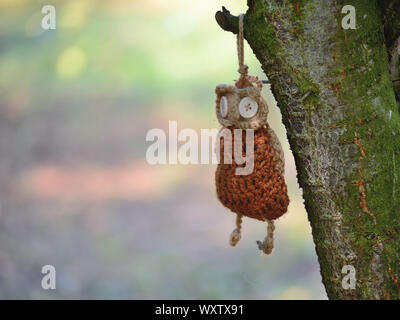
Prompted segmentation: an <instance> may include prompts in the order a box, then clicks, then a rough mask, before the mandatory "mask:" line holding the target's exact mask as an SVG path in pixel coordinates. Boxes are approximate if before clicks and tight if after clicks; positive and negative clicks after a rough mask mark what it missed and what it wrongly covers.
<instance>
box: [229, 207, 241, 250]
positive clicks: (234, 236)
mask: <svg viewBox="0 0 400 320" xmlns="http://www.w3.org/2000/svg"><path fill="white" fill-rule="evenodd" d="M242 218H243V216H242V215H241V214H238V215H236V229H235V230H233V231H232V233H231V236H230V238H229V244H230V245H231V246H232V247H234V246H236V245H237V244H238V242H239V241H240V238H241V237H242V235H241V229H242Z"/></svg>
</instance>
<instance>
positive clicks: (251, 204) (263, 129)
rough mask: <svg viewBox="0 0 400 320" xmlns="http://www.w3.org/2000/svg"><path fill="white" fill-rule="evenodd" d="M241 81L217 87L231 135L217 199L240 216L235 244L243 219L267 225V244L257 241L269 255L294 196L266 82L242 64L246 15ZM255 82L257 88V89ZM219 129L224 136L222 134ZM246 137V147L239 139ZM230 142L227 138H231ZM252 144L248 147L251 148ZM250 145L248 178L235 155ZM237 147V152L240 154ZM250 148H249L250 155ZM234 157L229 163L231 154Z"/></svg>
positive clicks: (222, 150) (223, 146)
mask: <svg viewBox="0 0 400 320" xmlns="http://www.w3.org/2000/svg"><path fill="white" fill-rule="evenodd" d="M237 48H238V57H239V70H238V72H239V73H240V78H239V79H238V80H237V81H236V83H235V86H231V85H227V84H220V85H218V86H217V88H216V94H217V101H216V112H217V118H218V121H219V122H220V123H221V125H222V126H223V128H222V129H221V131H223V130H225V131H227V130H229V133H231V134H229V135H226V134H225V135H224V139H222V137H221V135H219V137H218V141H217V147H219V150H216V151H217V152H218V155H219V159H220V161H219V165H218V167H217V171H216V174H215V182H216V189H217V196H218V199H219V200H220V202H221V203H222V204H223V205H224V206H225V207H227V208H229V209H230V210H231V211H233V212H234V213H236V214H237V217H236V229H235V230H234V231H233V232H232V234H231V237H230V244H231V246H235V245H236V244H237V243H238V242H239V240H240V238H241V225H242V218H243V216H247V217H249V218H253V219H257V220H261V221H266V222H267V236H266V237H265V239H264V241H263V242H261V241H257V244H258V247H259V249H260V250H262V251H263V252H264V253H266V254H270V253H271V252H272V249H273V247H274V236H273V233H274V229H275V226H274V220H275V219H277V218H279V217H280V216H282V215H283V214H284V213H286V212H287V208H288V205H289V197H288V194H287V187H286V183H285V179H284V170H285V168H284V165H285V162H284V157H283V151H282V147H281V144H280V142H279V140H278V138H277V136H276V135H275V132H274V131H273V130H272V129H271V128H270V127H269V125H268V122H267V116H268V105H267V103H266V102H265V100H264V99H263V98H262V96H261V89H262V82H261V81H260V80H259V79H258V78H257V77H253V76H249V75H248V74H247V71H248V67H247V66H246V65H245V64H243V15H240V16H239V33H238V36H237ZM253 84H255V85H253ZM249 129H251V130H254V143H250V144H249V143H248V140H247V138H245V136H246V134H247V133H248V131H249ZM221 131H220V132H221ZM238 131H240V132H241V133H243V134H241V135H240V137H239V140H241V146H240V147H237V144H236V143H235V141H234V140H236V142H237V140H238V138H237V135H235V132H236V133H237V132H238ZM226 137H230V138H228V140H227V139H226ZM246 144H247V145H246ZM246 147H247V149H248V148H252V149H254V150H253V151H254V152H253V153H252V157H253V160H254V166H253V170H252V172H251V173H249V174H241V175H239V174H237V169H238V168H242V167H243V163H239V162H238V161H237V160H236V159H237V158H236V157H233V156H232V149H234V151H233V153H234V154H235V152H236V153H237V152H239V153H241V154H242V155H243V152H245V153H246ZM235 149H236V150H235ZM248 151H249V150H247V152H248ZM229 152H230V153H231V154H230V155H229V156H228V158H229V160H231V161H228V163H226V161H225V160H226V153H229Z"/></svg>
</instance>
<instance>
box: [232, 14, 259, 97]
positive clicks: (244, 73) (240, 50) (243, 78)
mask: <svg viewBox="0 0 400 320" xmlns="http://www.w3.org/2000/svg"><path fill="white" fill-rule="evenodd" d="M243 18H244V14H241V15H239V32H238V34H237V38H236V44H237V55H238V61H239V69H238V72H239V73H240V78H239V80H238V81H237V82H236V86H237V87H239V88H244V87H248V86H251V85H252V83H253V82H254V83H256V84H257V88H258V90H259V91H261V90H262V86H263V84H262V81H260V80H259V79H258V77H254V76H249V75H248V70H249V67H248V66H247V65H246V64H244V45H243V39H244V36H243Z"/></svg>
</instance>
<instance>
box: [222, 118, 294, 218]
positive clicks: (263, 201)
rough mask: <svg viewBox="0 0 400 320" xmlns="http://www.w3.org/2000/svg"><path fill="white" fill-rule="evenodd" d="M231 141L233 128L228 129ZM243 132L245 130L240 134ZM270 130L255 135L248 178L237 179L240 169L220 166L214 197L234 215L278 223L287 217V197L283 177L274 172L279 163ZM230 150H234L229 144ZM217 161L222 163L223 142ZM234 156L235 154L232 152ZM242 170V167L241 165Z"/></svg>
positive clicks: (239, 176) (267, 127) (233, 165)
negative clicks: (250, 170) (284, 216)
mask: <svg viewBox="0 0 400 320" xmlns="http://www.w3.org/2000/svg"><path fill="white" fill-rule="evenodd" d="M228 129H229V130H231V133H232V137H234V132H233V130H234V129H235V127H234V126H231V127H229V128H228ZM243 131H244V130H243ZM273 142H274V139H273V137H272V136H271V134H270V131H269V126H268V124H266V125H265V126H264V127H263V128H260V129H258V130H255V131H254V149H255V151H254V170H253V172H252V173H251V174H249V175H236V174H235V169H236V168H237V167H238V166H239V165H238V164H236V163H235V160H234V157H233V156H232V164H224V163H220V164H219V165H218V167H217V171H216V174H215V182H216V187H217V196H218V199H219V200H220V201H221V203H222V204H223V205H224V206H225V207H227V208H229V209H230V210H232V211H233V212H235V213H237V214H239V215H244V216H247V217H250V218H254V219H258V220H261V221H264V220H273V219H277V218H279V217H280V216H282V215H283V214H284V213H286V211H287V208H288V205H289V197H288V194H287V187H286V183H285V180H284V177H283V175H282V173H281V172H280V171H278V170H277V169H276V167H277V165H278V161H279V159H278V158H277V157H276V150H275V148H274V147H273ZM232 146H233V148H234V147H235V144H234V142H233V141H232ZM245 147H246V134H245V131H244V132H243V133H242V152H243V156H245V149H244V148H245ZM220 152H221V153H220V159H224V153H223V152H224V140H223V139H221V143H220ZM232 154H234V152H232ZM241 166H243V165H241Z"/></svg>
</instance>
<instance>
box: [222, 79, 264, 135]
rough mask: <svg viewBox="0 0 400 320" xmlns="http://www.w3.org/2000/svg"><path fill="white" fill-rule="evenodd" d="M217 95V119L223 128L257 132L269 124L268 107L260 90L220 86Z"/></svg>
mask: <svg viewBox="0 0 400 320" xmlns="http://www.w3.org/2000/svg"><path fill="white" fill-rule="evenodd" d="M215 93H216V94H217V101H216V112H217V118H218V121H219V123H220V124H221V125H222V126H224V127H230V126H235V127H237V128H239V129H254V130H257V129H259V128H261V127H262V126H263V125H265V124H266V123H267V117H268V105H267V103H266V102H265V100H264V99H263V98H262V96H261V93H260V91H259V89H258V88H256V87H254V86H248V87H246V88H238V87H236V86H232V85H228V84H220V85H218V86H217V88H216V89H215Z"/></svg>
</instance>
